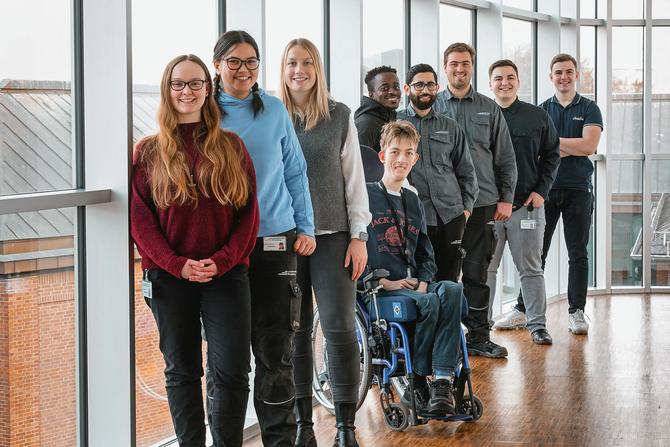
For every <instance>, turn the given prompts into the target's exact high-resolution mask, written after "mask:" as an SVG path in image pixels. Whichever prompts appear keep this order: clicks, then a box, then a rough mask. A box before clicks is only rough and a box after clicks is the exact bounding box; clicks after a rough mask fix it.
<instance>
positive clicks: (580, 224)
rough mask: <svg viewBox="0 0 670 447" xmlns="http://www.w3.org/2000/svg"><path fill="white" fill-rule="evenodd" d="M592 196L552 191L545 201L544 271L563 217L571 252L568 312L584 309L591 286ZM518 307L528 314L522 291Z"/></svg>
mask: <svg viewBox="0 0 670 447" xmlns="http://www.w3.org/2000/svg"><path fill="white" fill-rule="evenodd" d="M593 202H594V198H593V193H591V192H590V191H580V190H576V189H552V190H551V191H549V198H548V199H547V200H546V201H545V202H544V214H545V217H546V220H547V225H546V226H545V227H544V243H543V247H542V270H544V266H545V264H546V261H547V253H549V248H551V239H552V238H553V237H554V231H556V226H557V225H558V219H560V217H561V214H563V235H564V237H565V246H566V248H567V249H568V313H574V312H576V311H577V310H584V306H585V305H586V293H587V291H588V285H589V284H588V283H589V253H588V245H589V231H590V229H591V216H592V214H593ZM516 308H517V309H518V310H519V311H521V312H526V306H524V303H523V295H522V294H521V291H519V296H518V297H517V304H516Z"/></svg>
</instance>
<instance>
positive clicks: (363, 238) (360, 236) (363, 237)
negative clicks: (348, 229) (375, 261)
mask: <svg viewBox="0 0 670 447" xmlns="http://www.w3.org/2000/svg"><path fill="white" fill-rule="evenodd" d="M352 239H359V240H361V241H363V242H367V241H368V233H366V232H365V231H361V232H360V233H358V236H354V237H353V238H352Z"/></svg>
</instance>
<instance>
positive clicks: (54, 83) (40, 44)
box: [0, 0, 75, 196]
mask: <svg viewBox="0 0 670 447" xmlns="http://www.w3.org/2000/svg"><path fill="white" fill-rule="evenodd" d="M71 3H72V2H71V1H70V0H26V1H21V2H3V5H2V14H3V20H2V26H0V56H1V60H2V61H3V62H2V63H1V64H0V195H3V196H4V195H11V194H24V193H31V192H44V191H57V190H64V189H71V188H72V187H73V186H74V177H73V173H74V169H73V166H74V160H75V157H74V152H73V151H72V148H73V147H74V145H73V141H72V138H73V136H72V122H73V120H72V110H73V108H72V104H71V99H70V98H71V97H70V83H71V80H72V72H71V64H72V37H71V36H72V20H71V16H72V5H71ZM10 18H11V19H10Z"/></svg>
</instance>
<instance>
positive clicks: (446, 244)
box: [428, 214, 465, 282]
mask: <svg viewBox="0 0 670 447" xmlns="http://www.w3.org/2000/svg"><path fill="white" fill-rule="evenodd" d="M464 231H465V215H464V214H461V215H460V216H458V217H455V218H453V219H452V220H450V221H449V222H447V223H443V222H442V220H441V219H440V217H439V216H438V217H437V226H432V225H431V226H429V227H428V238H429V239H430V243H431V245H432V246H433V250H435V263H436V264H437V274H436V275H435V280H436V281H452V282H458V277H459V275H460V274H461V267H462V264H463V249H462V248H461V244H462V239H463V232H464Z"/></svg>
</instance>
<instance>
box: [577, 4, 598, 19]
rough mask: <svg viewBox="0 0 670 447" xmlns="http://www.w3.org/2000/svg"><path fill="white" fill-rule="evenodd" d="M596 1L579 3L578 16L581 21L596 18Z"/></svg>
mask: <svg viewBox="0 0 670 447" xmlns="http://www.w3.org/2000/svg"><path fill="white" fill-rule="evenodd" d="M596 1H597V0H581V1H580V2H579V7H580V12H579V15H580V17H581V18H582V19H595V18H596Z"/></svg>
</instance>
